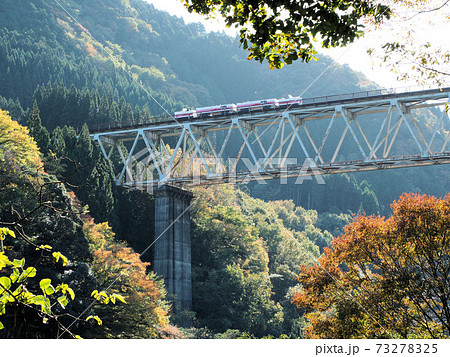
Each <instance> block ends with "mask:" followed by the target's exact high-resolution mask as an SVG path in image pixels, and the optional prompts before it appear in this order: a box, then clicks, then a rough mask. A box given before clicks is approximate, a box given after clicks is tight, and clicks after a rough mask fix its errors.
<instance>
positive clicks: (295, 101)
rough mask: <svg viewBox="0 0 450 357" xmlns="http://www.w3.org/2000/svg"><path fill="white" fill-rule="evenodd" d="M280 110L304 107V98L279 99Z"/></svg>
mask: <svg viewBox="0 0 450 357" xmlns="http://www.w3.org/2000/svg"><path fill="white" fill-rule="evenodd" d="M278 105H279V106H280V108H290V107H295V106H300V105H302V97H292V96H289V97H288V98H282V99H278Z"/></svg>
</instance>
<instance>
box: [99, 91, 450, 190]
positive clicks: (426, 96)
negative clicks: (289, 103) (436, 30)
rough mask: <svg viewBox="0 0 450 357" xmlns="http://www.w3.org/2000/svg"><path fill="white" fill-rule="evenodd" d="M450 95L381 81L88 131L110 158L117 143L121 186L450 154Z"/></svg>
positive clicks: (428, 159)
mask: <svg viewBox="0 0 450 357" xmlns="http://www.w3.org/2000/svg"><path fill="white" fill-rule="evenodd" d="M449 99H450V87H446V88H438V89H426V90H420V91H410V92H406V91H398V90H397V91H392V90H390V91H386V90H377V91H369V92H359V93H350V94H342V95H336V96H326V97H319V98H306V99H303V100H302V105H300V106H295V107H290V108H284V109H283V108H276V109H270V110H265V111H263V110H259V111H253V112H250V113H247V114H242V113H236V114H232V115H217V116H214V117H211V116H209V117H204V118H195V119H183V120H178V121H176V120H175V119H174V118H168V117H164V118H159V121H158V122H152V123H143V124H136V125H117V126H115V124H111V125H114V126H110V127H102V128H100V127H99V128H98V129H95V128H93V129H94V130H93V134H92V137H93V138H94V140H95V141H96V142H97V143H98V144H99V146H100V148H101V150H102V152H103V154H104V156H105V157H106V158H108V159H109V158H111V157H112V153H113V152H115V151H116V152H118V154H119V156H120V158H121V160H122V164H123V166H122V169H121V170H120V173H117V174H116V173H115V172H114V165H111V169H112V171H113V174H114V176H115V177H116V183H117V185H125V186H136V185H144V186H145V185H147V186H148V185H149V186H152V185H157V184H158V185H159V184H164V183H170V184H172V185H180V186H183V185H199V184H204V183H217V182H236V181H247V180H258V179H262V178H279V177H291V176H299V177H303V176H311V175H319V176H320V175H327V174H332V173H342V172H350V171H368V170H379V169H386V168H395V167H408V166H424V165H436V164H447V163H450V159H449V152H450V147H449V146H450V145H449V141H450V118H449V116H448V114H447V112H446V111H445V110H443V107H444V105H445V104H447V103H448V102H449ZM426 108H429V109H431V111H430V110H427V109H426ZM213 133H216V134H215V135H213ZM399 138H401V139H399ZM169 143H170V145H169ZM123 145H125V147H126V149H127V154H125V153H124V152H123V150H122V149H123V147H124V146H123Z"/></svg>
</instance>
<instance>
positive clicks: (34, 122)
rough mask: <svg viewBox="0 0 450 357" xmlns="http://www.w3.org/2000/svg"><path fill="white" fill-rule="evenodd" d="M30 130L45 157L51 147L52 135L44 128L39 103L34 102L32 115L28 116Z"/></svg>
mask: <svg viewBox="0 0 450 357" xmlns="http://www.w3.org/2000/svg"><path fill="white" fill-rule="evenodd" d="M27 124H28V129H29V130H30V135H31V136H32V137H33V138H34V140H36V143H37V144H38V146H39V149H40V151H41V152H42V153H43V154H44V155H45V154H47V153H48V150H49V147H50V135H49V133H48V131H47V129H46V128H45V127H43V126H42V123H41V117H40V116H39V108H38V105H37V102H36V101H34V102H33V106H32V108H31V111H30V114H29V116H28V123H27Z"/></svg>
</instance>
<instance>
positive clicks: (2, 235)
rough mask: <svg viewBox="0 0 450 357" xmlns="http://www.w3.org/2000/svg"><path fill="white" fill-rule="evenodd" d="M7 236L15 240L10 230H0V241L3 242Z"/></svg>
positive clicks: (14, 235)
mask: <svg viewBox="0 0 450 357" xmlns="http://www.w3.org/2000/svg"><path fill="white" fill-rule="evenodd" d="M7 235H10V236H11V237H13V238H16V234H15V233H14V232H13V231H12V230H10V229H8V228H0V240H5V237H6V236H7Z"/></svg>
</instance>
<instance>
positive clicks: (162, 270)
mask: <svg viewBox="0 0 450 357" xmlns="http://www.w3.org/2000/svg"><path fill="white" fill-rule="evenodd" d="M154 196H155V240H156V241H155V243H154V256H153V270H154V271H155V273H156V274H158V275H160V276H162V277H164V282H165V285H166V289H167V292H168V293H169V295H170V296H172V297H173V298H174V310H175V312H177V311H181V310H184V309H191V307H192V280H191V222H190V215H189V204H190V201H191V199H192V197H193V194H192V193H191V192H189V191H185V190H182V189H180V188H177V187H173V186H167V185H165V186H162V187H158V188H157V189H155V190H154Z"/></svg>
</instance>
